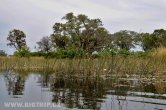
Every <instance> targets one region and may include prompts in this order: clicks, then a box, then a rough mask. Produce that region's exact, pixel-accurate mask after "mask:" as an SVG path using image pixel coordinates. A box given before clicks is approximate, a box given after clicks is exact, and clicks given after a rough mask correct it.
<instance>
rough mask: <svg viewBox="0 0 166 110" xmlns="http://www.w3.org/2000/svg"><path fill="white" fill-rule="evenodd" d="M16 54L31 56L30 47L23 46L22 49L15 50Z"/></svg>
mask: <svg viewBox="0 0 166 110" xmlns="http://www.w3.org/2000/svg"><path fill="white" fill-rule="evenodd" d="M14 56H18V57H30V56H31V53H30V51H29V49H26V48H23V49H20V50H17V51H16V52H14Z"/></svg>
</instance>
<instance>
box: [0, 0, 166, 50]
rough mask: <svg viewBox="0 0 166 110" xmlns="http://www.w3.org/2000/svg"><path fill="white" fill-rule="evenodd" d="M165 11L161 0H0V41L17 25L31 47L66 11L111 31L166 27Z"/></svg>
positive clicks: (4, 39) (148, 30)
mask: <svg viewBox="0 0 166 110" xmlns="http://www.w3.org/2000/svg"><path fill="white" fill-rule="evenodd" d="M165 10H166V1H165V0H116V1H115V0H0V42H1V43H4V42H6V36H7V34H8V31H9V30H11V29H13V28H18V29H21V30H23V31H24V32H25V33H26V35H27V42H28V45H29V46H30V47H31V48H33V47H34V46H35V43H36V42H37V41H38V40H39V39H41V38H42V37H43V36H46V35H50V34H51V33H52V26H53V24H54V23H55V22H59V21H60V20H61V18H62V16H64V15H65V14H66V13H68V12H74V13H75V14H79V13H83V14H86V15H88V16H89V17H90V18H100V19H101V20H102V21H103V24H104V26H105V27H106V28H107V29H108V30H109V31H110V32H111V33H113V32H116V31H119V30H122V29H128V30H134V31H138V32H140V31H144V32H146V31H147V32H152V31H153V30H154V29H156V28H166V14H165Z"/></svg>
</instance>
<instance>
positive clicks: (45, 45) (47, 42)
mask: <svg viewBox="0 0 166 110" xmlns="http://www.w3.org/2000/svg"><path fill="white" fill-rule="evenodd" d="M37 45H38V49H39V51H41V52H49V51H50V50H51V49H52V43H51V39H50V38H49V37H47V36H46V37H43V38H42V39H41V40H40V41H39V42H37Z"/></svg>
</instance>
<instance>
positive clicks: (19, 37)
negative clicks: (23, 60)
mask: <svg viewBox="0 0 166 110" xmlns="http://www.w3.org/2000/svg"><path fill="white" fill-rule="evenodd" d="M25 38H26V35H25V33H24V32H23V31H21V30H18V29H13V30H12V31H10V32H9V34H8V37H7V40H8V41H9V43H8V44H7V45H8V46H11V47H14V48H15V49H16V50H21V49H22V48H26V47H27V45H26V40H25Z"/></svg>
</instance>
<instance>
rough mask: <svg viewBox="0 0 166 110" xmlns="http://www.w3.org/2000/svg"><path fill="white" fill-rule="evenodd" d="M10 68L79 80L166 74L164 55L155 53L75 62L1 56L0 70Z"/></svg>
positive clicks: (165, 58)
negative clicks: (76, 77) (86, 77)
mask: <svg viewBox="0 0 166 110" xmlns="http://www.w3.org/2000/svg"><path fill="white" fill-rule="evenodd" d="M156 51H159V50H156ZM165 51H166V49H165ZM164 53H166V52H164ZM11 69H12V70H15V71H34V72H36V71H37V72H47V73H55V74H62V75H64V76H65V75H66V76H72V75H74V76H78V77H80V76H82V77H84V76H89V77H96V76H106V77H109V76H111V75H117V76H128V75H133V74H135V75H152V76H154V75H160V74H165V73H166V55H163V54H162V55H161V53H159V54H158V53H157V54H155V55H154V54H152V55H151V56H148V57H138V56H135V55H129V56H117V55H116V56H112V57H102V58H77V59H45V58H43V57H30V58H18V57H0V70H1V71H2V70H4V71H6V70H7V71H9V70H11Z"/></svg>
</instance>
